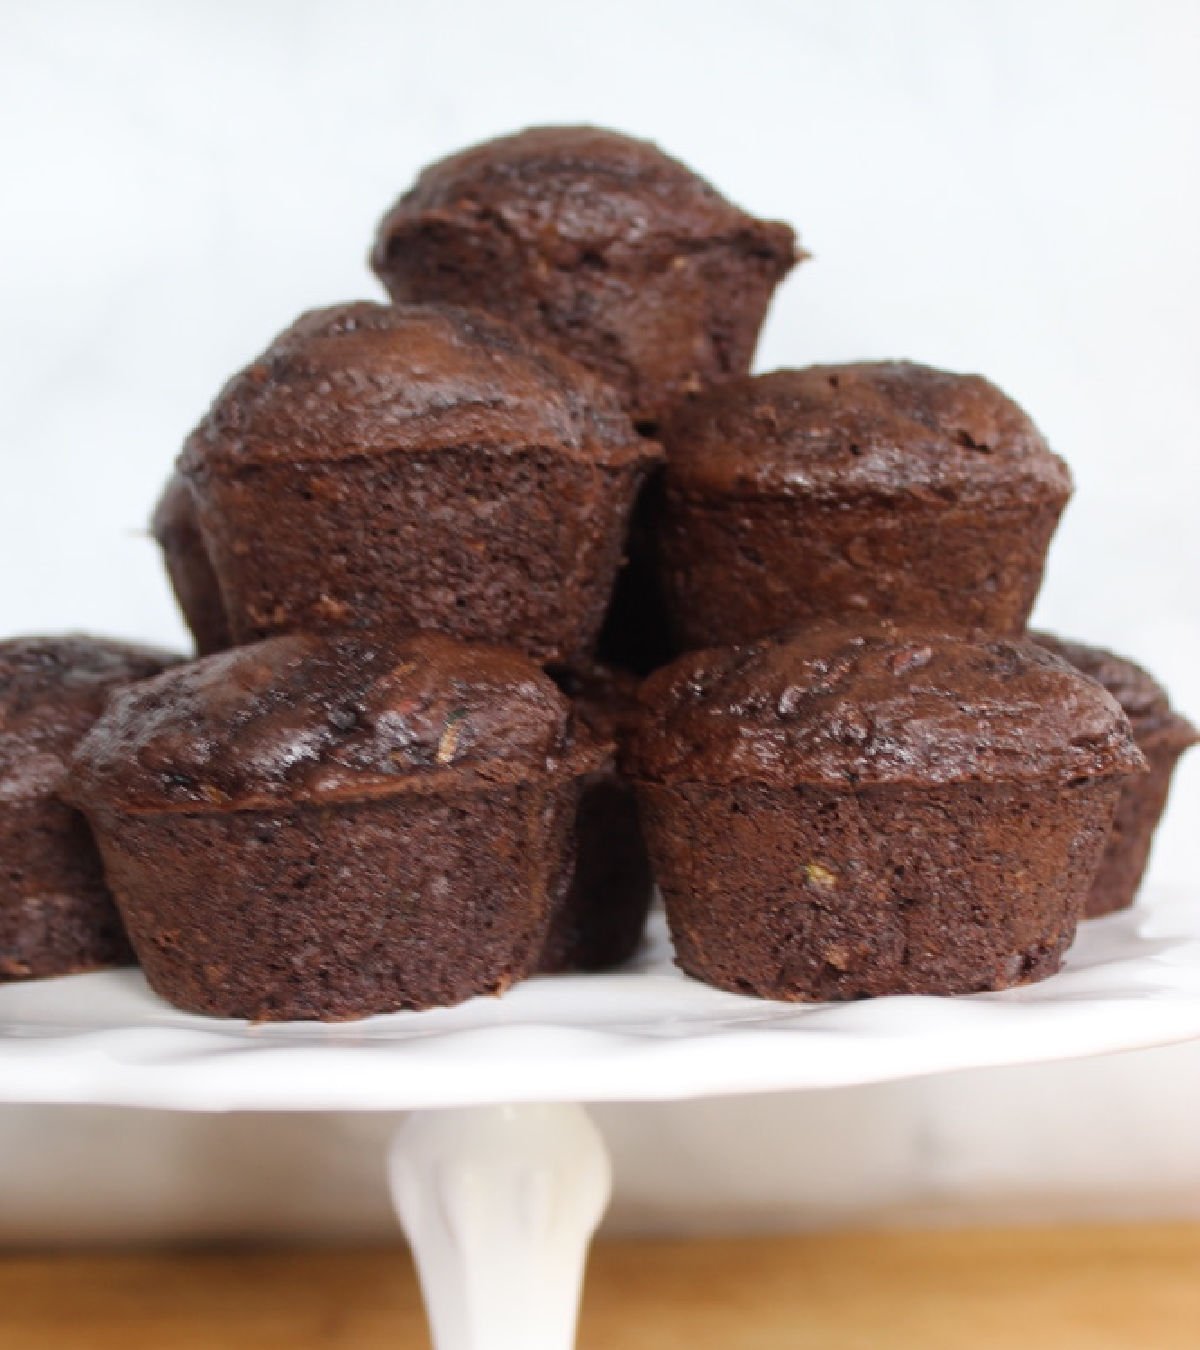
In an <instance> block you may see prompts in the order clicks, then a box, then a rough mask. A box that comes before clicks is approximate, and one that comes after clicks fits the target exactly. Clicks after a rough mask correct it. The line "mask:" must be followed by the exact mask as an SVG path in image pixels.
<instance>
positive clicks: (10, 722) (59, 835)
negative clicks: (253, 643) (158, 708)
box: [0, 635, 175, 981]
mask: <svg viewBox="0 0 1200 1350" xmlns="http://www.w3.org/2000/svg"><path fill="white" fill-rule="evenodd" d="M174 659H175V658H174V657H170V656H168V655H167V654H166V653H164V652H159V651H154V650H151V649H150V648H149V647H135V646H132V645H129V644H127V643H124V642H111V641H108V640H106V639H102V638H91V637H82V636H78V635H76V636H70V637H53V638H52V637H43V638H10V639H9V640H8V641H5V642H0V981H3V980H19V979H28V978H30V977H37V976H45V975H69V974H72V973H74V972H77V971H85V970H97V969H100V968H101V967H104V966H116V965H125V964H128V963H129V962H130V961H132V959H133V956H132V953H131V952H130V950H129V944H128V942H127V941H126V939H125V933H124V931H123V929H122V928H121V921H120V919H119V918H118V917H117V911H116V909H115V908H114V907H113V903H112V898H111V896H110V895H109V893H108V888H107V887H106V886H105V884H104V875H103V872H102V870H101V867H100V858H99V856H98V855H97V853H96V846H95V844H94V843H93V842H92V836H91V832H90V830H89V829H88V827H87V822H86V821H85V820H84V818H83V817H82V816H81V815H80V814H79V813H78V812H77V811H74V810H72V809H71V808H70V807H69V806H67V805H66V804H65V803H64V802H63V801H62V800H61V799H60V798H59V795H58V793H59V788H60V786H61V783H62V779H63V775H64V773H65V761H66V759H67V758H68V756H69V755H70V754H71V752H72V750H73V749H74V748H75V744H76V742H77V741H78V740H79V738H80V737H81V736H82V735H83V734H84V733H85V732H86V731H87V730H88V728H89V727H90V726H91V725H92V723H93V722H94V721H95V720H96V718H97V717H99V716H100V714H101V712H102V711H103V710H104V705H105V703H106V702H107V700H108V697H109V695H110V694H111V693H112V691H113V690H115V689H118V688H120V687H121V686H122V685H125V684H128V683H129V682H130V681H133V680H142V679H145V678H146V677H147V676H150V675H155V674H157V673H158V672H159V671H160V670H162V669H163V668H164V667H165V666H167V665H169V664H170V663H171V662H172V661H173V660H174Z"/></svg>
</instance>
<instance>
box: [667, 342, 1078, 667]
mask: <svg viewBox="0 0 1200 1350" xmlns="http://www.w3.org/2000/svg"><path fill="white" fill-rule="evenodd" d="M663 439H664V442H665V444H666V446H667V464H666V468H665V473H664V477H665V491H664V502H663V508H662V511H661V517H660V523H659V528H658V540H657V547H658V554H659V573H660V581H661V586H662V592H663V597H664V604H665V608H666V611H667V615H668V617H669V619H670V621H671V626H672V628H673V632H674V637H675V639H676V640H677V642H678V643H679V645H680V646H681V647H684V648H695V647H706V646H725V645H728V644H731V643H739V642H750V641H753V640H755V639H756V638H759V637H763V636H765V635H767V634H769V633H773V632H779V631H781V630H783V629H786V628H789V627H793V626H795V625H798V624H805V623H810V622H812V621H814V620H816V619H822V618H830V619H843V620H850V619H852V618H853V619H854V620H855V621H857V620H858V619H860V618H861V619H867V618H870V617H872V616H875V617H887V618H891V619H895V620H897V621H899V622H912V623H917V622H919V623H927V624H930V625H932V626H933V627H934V628H941V629H947V628H980V629H984V630H987V631H989V632H994V633H1004V634H1011V635H1017V634H1019V633H1021V632H1023V631H1024V628H1025V624H1026V622H1027V620H1028V617H1029V613H1030V610H1031V609H1032V607H1033V603H1034V600H1035V599H1036V597H1037V592H1038V588H1039V587H1040V585H1041V579H1042V569H1043V566H1044V562H1045V556H1046V550H1047V548H1048V547H1049V544H1050V539H1051V537H1052V536H1053V533H1054V530H1055V527H1056V525H1057V523H1058V519H1059V516H1060V515H1061V513H1062V510H1063V507H1064V506H1065V504H1066V501H1067V498H1068V496H1069V494H1070V487H1071V482H1070V476H1069V474H1068V472H1067V469H1066V466H1065V465H1064V464H1063V463H1062V461H1061V460H1059V459H1058V458H1057V457H1056V456H1055V455H1053V454H1052V453H1051V452H1050V450H1049V449H1048V448H1047V447H1046V444H1045V442H1044V441H1043V440H1042V438H1041V436H1040V435H1039V434H1038V432H1037V430H1036V428H1035V427H1034V426H1033V424H1032V423H1031V422H1030V421H1029V419H1028V418H1027V417H1026V416H1025V414H1024V413H1022V412H1021V410H1020V409H1019V408H1018V407H1017V406H1016V405H1015V404H1014V403H1012V402H1011V400H1009V399H1008V398H1006V397H1005V396H1004V395H1003V394H1001V393H1000V391H999V390H997V389H996V388H995V387H994V386H992V385H990V384H988V383H987V382H986V381H985V380H982V379H980V378H979V377H978V376H972V375H951V374H948V373H946V372H943V371H937V370H931V369H929V368H928V367H924V366H916V365H911V364H907V363H904V362H879V363H874V364H867V365H854V366H825V367H813V368H812V369H809V370H795V371H777V372H775V373H774V374H770V375H762V376H757V377H752V378H745V379H740V380H735V381H730V382H729V383H728V384H726V385H722V386H720V387H719V388H716V389H713V390H712V391H710V392H709V393H708V394H707V395H704V396H702V397H701V398H699V399H697V400H696V401H695V402H694V403H691V404H688V405H685V406H682V407H681V408H679V409H678V410H677V411H676V413H675V415H674V416H673V417H672V418H671V419H670V420H669V421H668V423H667V424H666V426H665V428H664V436H663Z"/></svg>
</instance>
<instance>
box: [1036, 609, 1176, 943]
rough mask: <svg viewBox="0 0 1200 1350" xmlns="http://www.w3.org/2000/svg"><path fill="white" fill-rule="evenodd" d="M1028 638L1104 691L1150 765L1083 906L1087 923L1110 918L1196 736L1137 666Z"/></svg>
mask: <svg viewBox="0 0 1200 1350" xmlns="http://www.w3.org/2000/svg"><path fill="white" fill-rule="evenodd" d="M1030 636H1031V637H1032V638H1033V640H1034V641H1035V642H1036V643H1038V645H1039V646H1042V647H1045V648H1046V650H1047V651H1050V652H1053V653H1054V654H1055V655H1056V656H1060V657H1062V658H1063V660H1065V661H1069V662H1070V663H1071V665H1073V666H1074V667H1075V669H1076V670H1080V671H1082V672H1083V673H1084V674H1085V675H1087V676H1089V677H1090V678H1091V679H1093V680H1097V681H1099V683H1100V684H1102V685H1103V686H1104V687H1105V689H1107V690H1108V692H1109V693H1110V694H1111V695H1112V696H1113V698H1115V699H1116V700H1117V702H1118V703H1119V704H1120V705H1121V708H1122V710H1123V711H1124V713H1125V715H1126V717H1128V718H1129V723H1130V725H1131V726H1132V727H1133V736H1134V740H1136V741H1137V744H1138V749H1139V750H1141V752H1142V754H1143V755H1145V756H1146V762H1147V763H1148V764H1149V765H1150V772H1149V773H1147V774H1143V775H1142V776H1141V777H1138V778H1131V779H1130V780H1129V782H1128V783H1126V785H1125V787H1124V788H1123V789H1122V791H1121V796H1120V798H1119V800H1118V802H1117V814H1116V819H1115V820H1114V821H1113V828H1112V834H1111V835H1110V836H1109V840H1108V848H1107V850H1106V851H1105V854H1104V859H1103V861H1102V862H1101V864H1100V870H1099V871H1098V872H1097V873H1096V879H1095V881H1094V882H1093V883H1092V889H1091V893H1090V894H1089V896H1088V899H1087V905H1086V906H1085V908H1084V914H1085V915H1086V916H1087V917H1088V918H1095V917H1097V916H1098V915H1101V914H1111V913H1112V912H1113V911H1114V910H1118V909H1125V908H1127V907H1128V906H1129V905H1131V904H1133V901H1134V897H1135V896H1136V895H1137V892H1138V887H1139V886H1140V885H1141V883H1142V876H1143V874H1144V873H1145V871H1146V863H1147V862H1148V861H1149V858H1150V846H1151V844H1152V843H1153V842H1154V831H1155V830H1156V829H1157V828H1158V822H1159V820H1161V818H1162V813H1163V810H1164V809H1165V807H1166V804H1167V795H1168V793H1169V792H1170V790H1171V775H1172V774H1173V773H1174V772H1175V765H1176V764H1177V763H1178V762H1179V757H1180V755H1182V754H1183V752H1184V751H1185V750H1186V749H1187V748H1188V747H1189V746H1191V745H1195V744H1196V742H1197V740H1200V735H1198V734H1197V731H1196V728H1195V727H1194V726H1192V724H1191V723H1190V722H1189V721H1188V720H1187V718H1186V717H1181V716H1180V715H1179V714H1178V713H1177V712H1174V711H1172V709H1171V704H1170V700H1169V699H1168V698H1167V692H1166V690H1165V689H1164V688H1163V687H1162V685H1160V684H1159V683H1158V681H1157V680H1156V679H1155V678H1154V677H1153V676H1152V675H1151V674H1150V673H1149V672H1148V671H1145V670H1143V669H1142V667H1141V666H1138V665H1135V664H1134V663H1133V662H1132V661H1129V660H1127V659H1126V658H1125V657H1123V656H1116V655H1114V654H1113V653H1112V652H1109V651H1105V650H1104V649H1103V648H1101V647H1088V646H1086V645H1085V644H1084V643H1082V642H1068V641H1065V640H1064V639H1062V638H1058V637H1052V636H1051V635H1050V634H1049V633H1031V634H1030Z"/></svg>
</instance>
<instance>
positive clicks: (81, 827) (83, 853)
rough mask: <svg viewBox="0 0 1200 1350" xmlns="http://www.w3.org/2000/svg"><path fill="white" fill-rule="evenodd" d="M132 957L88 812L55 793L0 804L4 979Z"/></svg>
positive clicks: (68, 971)
mask: <svg viewBox="0 0 1200 1350" xmlns="http://www.w3.org/2000/svg"><path fill="white" fill-rule="evenodd" d="M132 961H133V952H132V951H131V949H130V946H129V942H128V939H127V938H126V936H125V930H124V929H123V928H122V926H121V919H120V916H119V915H118V913H117V910H116V906H115V905H114V904H113V901H112V896H111V895H110V894H109V892H108V887H107V886H106V885H105V883H104V873H103V870H102V868H101V865H100V856H99V854H98V853H97V852H96V845H95V843H94V842H93V840H92V835H91V831H90V830H89V829H88V825H87V821H86V820H85V819H84V818H83V816H81V815H80V814H79V813H78V812H77V811H73V810H72V809H71V808H70V807H68V806H64V805H63V804H62V803H61V802H58V801H54V800H32V801H24V802H5V803H3V804H2V805H0V982H3V981H6V980H26V979H41V978H44V977H46V976H50V975H74V974H79V973H81V972H83V971H88V970H102V969H104V968H106V967H109V966H124V965H129V964H131V963H132Z"/></svg>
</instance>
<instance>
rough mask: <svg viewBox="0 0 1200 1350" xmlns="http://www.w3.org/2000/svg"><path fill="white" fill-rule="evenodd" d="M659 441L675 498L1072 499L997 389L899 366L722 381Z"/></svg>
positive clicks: (1065, 475)
mask: <svg viewBox="0 0 1200 1350" xmlns="http://www.w3.org/2000/svg"><path fill="white" fill-rule="evenodd" d="M663 434H664V440H665V441H666V444H667V450H668V459H667V475H668V480H669V481H670V482H671V483H672V484H673V485H674V486H675V487H676V488H678V489H679V490H681V491H685V492H698V493H714V494H718V495H720V496H722V497H724V496H737V495H739V494H746V495H750V496H753V495H757V494H759V493H764V492H766V493H769V494H771V495H776V494H785V495H786V494H789V493H795V494H797V495H800V496H803V497H805V498H812V497H815V496H822V495H825V494H831V495H833V496H835V497H837V498H838V499H845V498H847V497H852V496H854V495H855V494H858V493H866V494H869V495H870V496H871V497H873V498H893V497H903V496H905V495H907V494H910V493H913V492H928V493H932V494H935V495H938V494H948V493H952V494H953V499H954V500H957V501H980V502H982V503H983V504H985V505H989V506H990V505H995V504H997V503H998V502H999V501H1008V500H1012V499H1014V498H1016V499H1018V500H1023V499H1024V498H1025V497H1026V495H1027V494H1029V493H1031V492H1032V493H1037V494H1039V495H1042V496H1048V497H1051V498H1053V499H1055V500H1057V501H1059V502H1065V501H1066V499H1067V497H1068V495H1069V494H1070V491H1071V477H1070V473H1069V472H1068V470H1067V466H1066V465H1065V464H1064V463H1063V461H1062V460H1061V459H1059V458H1058V456H1057V455H1055V454H1054V453H1053V452H1052V451H1051V450H1050V448H1049V447H1048V446H1047V444H1046V442H1045V440H1044V439H1043V438H1042V435H1041V433H1040V432H1039V431H1038V429H1037V427H1036V426H1034V424H1033V422H1032V421H1031V420H1030V419H1029V417H1028V416H1027V415H1026V414H1025V413H1024V412H1023V411H1022V410H1021V409H1020V408H1019V407H1018V406H1017V405H1016V404H1015V403H1014V402H1013V401H1012V400H1011V399H1010V398H1008V397H1007V396H1006V395H1005V394H1003V393H1001V391H1000V390H999V389H997V388H996V386H995V385H993V384H991V383H989V381H987V380H985V379H983V378H982V376H979V375H957V374H953V373H951V372H949V371H944V370H935V369H933V368H932V367H930V366H921V365H916V364H914V363H913V362H909V361H878V362H863V363H860V364H855V365H840V366H810V367H808V368H806V369H803V370H776V371H772V372H770V373H769V374H766V375H753V376H745V377H743V378H741V379H737V380H731V381H728V382H727V383H725V384H722V385H719V386H717V387H716V388H714V389H712V390H709V391H708V392H707V393H706V394H705V395H703V396H702V397H700V398H698V399H695V400H690V401H688V402H687V403H684V404H682V405H681V406H680V407H679V408H678V409H676V411H675V413H674V414H673V416H672V417H671V418H670V419H669V420H668V422H667V423H666V424H665V426H664V428H663Z"/></svg>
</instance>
